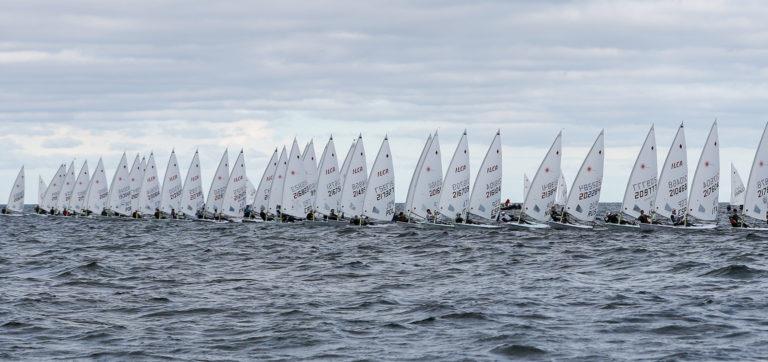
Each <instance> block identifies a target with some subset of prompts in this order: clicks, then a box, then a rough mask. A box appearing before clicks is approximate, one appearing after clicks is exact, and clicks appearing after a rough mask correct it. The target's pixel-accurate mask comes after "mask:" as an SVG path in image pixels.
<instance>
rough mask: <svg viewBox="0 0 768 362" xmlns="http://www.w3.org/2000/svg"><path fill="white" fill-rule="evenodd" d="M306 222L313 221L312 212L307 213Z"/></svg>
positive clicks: (313, 215) (313, 214)
mask: <svg viewBox="0 0 768 362" xmlns="http://www.w3.org/2000/svg"><path fill="white" fill-rule="evenodd" d="M307 220H315V213H314V212H313V211H312V210H309V212H308V213H307Z"/></svg>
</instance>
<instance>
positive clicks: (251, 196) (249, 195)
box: [245, 177, 256, 202]
mask: <svg viewBox="0 0 768 362" xmlns="http://www.w3.org/2000/svg"><path fill="white" fill-rule="evenodd" d="M245 187H246V189H245V200H246V202H247V201H248V200H255V199H256V187H255V186H253V182H251V179H250V178H248V177H246V178H245Z"/></svg>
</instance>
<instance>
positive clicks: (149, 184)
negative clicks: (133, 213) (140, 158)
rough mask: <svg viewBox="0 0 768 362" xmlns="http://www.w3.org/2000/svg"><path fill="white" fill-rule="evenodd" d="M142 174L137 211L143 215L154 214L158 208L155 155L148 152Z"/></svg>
mask: <svg viewBox="0 0 768 362" xmlns="http://www.w3.org/2000/svg"><path fill="white" fill-rule="evenodd" d="M142 175H143V176H144V179H143V180H142V184H141V191H140V192H139V212H140V213H142V214H145V215H151V214H154V213H155V211H156V210H157V209H159V208H160V180H158V178H157V164H156V163H155V155H154V154H153V153H150V154H149V159H148V160H147V165H146V168H145V169H144V170H143V172H142Z"/></svg>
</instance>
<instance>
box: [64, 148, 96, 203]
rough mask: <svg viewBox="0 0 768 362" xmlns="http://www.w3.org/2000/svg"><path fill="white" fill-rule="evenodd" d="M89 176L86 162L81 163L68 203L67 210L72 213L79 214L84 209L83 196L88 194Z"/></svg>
mask: <svg viewBox="0 0 768 362" xmlns="http://www.w3.org/2000/svg"><path fill="white" fill-rule="evenodd" d="M90 181H91V179H90V175H89V174H88V161H87V160H86V161H85V162H83V167H82V168H80V173H79V174H78V175H77V179H75V186H74V188H73V189H72V197H71V199H70V201H69V205H68V206H67V209H69V210H70V211H74V212H81V211H83V209H84V208H85V194H86V193H87V192H88V185H89V183H90Z"/></svg>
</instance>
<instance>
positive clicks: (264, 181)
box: [251, 148, 278, 212]
mask: <svg viewBox="0 0 768 362" xmlns="http://www.w3.org/2000/svg"><path fill="white" fill-rule="evenodd" d="M277 161H278V155H277V148H275V152H272V157H270V158H269V162H268V163H267V168H266V169H265V170H264V174H262V175H261V181H260V182H259V187H258V188H257V189H256V196H255V197H254V198H253V205H252V206H251V209H252V210H253V212H261V211H262V210H265V211H266V210H267V207H268V206H269V205H268V201H269V194H270V191H271V190H272V178H273V177H275V170H276V169H277Z"/></svg>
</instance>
